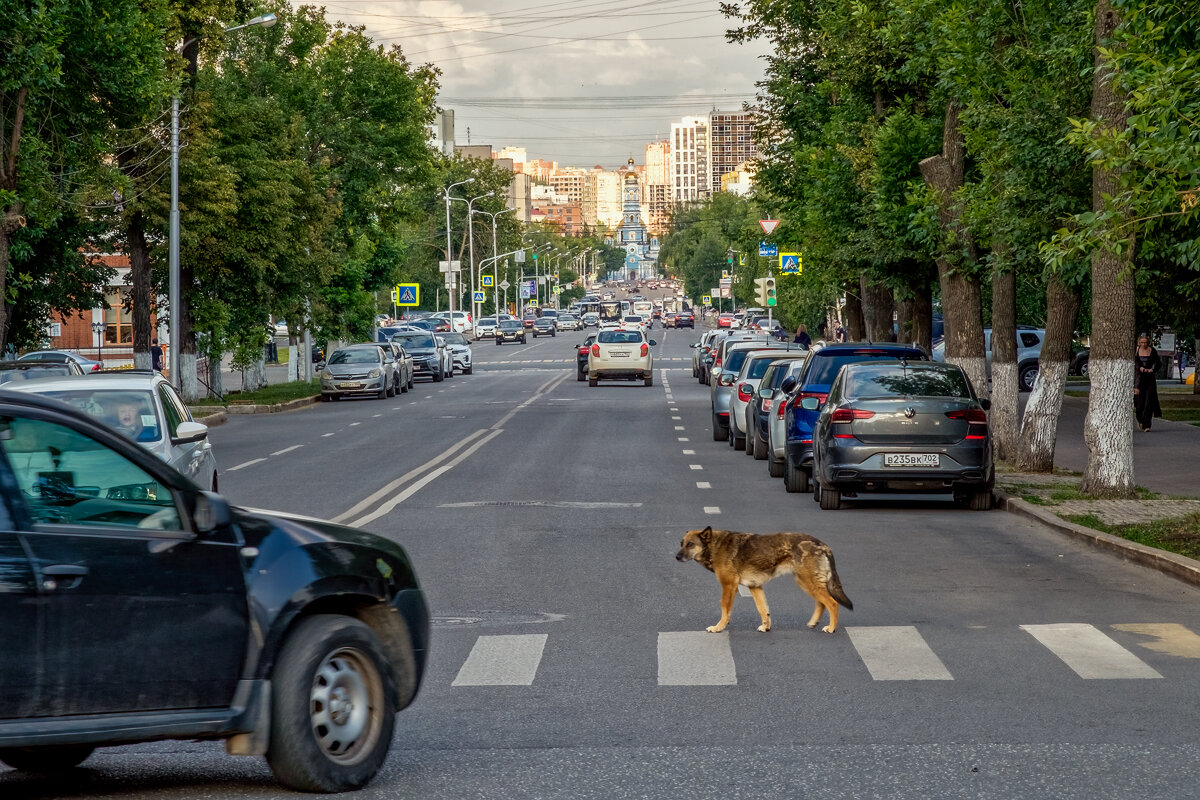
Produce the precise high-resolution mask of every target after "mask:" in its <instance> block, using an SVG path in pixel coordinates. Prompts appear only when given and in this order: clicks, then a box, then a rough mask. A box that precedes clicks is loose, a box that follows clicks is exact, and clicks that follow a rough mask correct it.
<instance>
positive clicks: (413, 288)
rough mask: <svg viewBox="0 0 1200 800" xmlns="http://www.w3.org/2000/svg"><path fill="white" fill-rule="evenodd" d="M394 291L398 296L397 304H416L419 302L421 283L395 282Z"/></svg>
mask: <svg viewBox="0 0 1200 800" xmlns="http://www.w3.org/2000/svg"><path fill="white" fill-rule="evenodd" d="M396 292H397V294H398V295H399V297H400V300H399V302H397V303H396V305H398V306H417V305H420V304H421V284H419V283H398V284H396Z"/></svg>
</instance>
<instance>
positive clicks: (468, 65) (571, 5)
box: [325, 0, 763, 168]
mask: <svg viewBox="0 0 1200 800" xmlns="http://www.w3.org/2000/svg"><path fill="white" fill-rule="evenodd" d="M325 8H326V13H327V15H328V17H329V18H330V19H340V20H343V21H345V22H349V23H352V24H355V25H363V26H365V28H366V31H367V34H368V35H369V36H371V37H372V38H373V39H374V40H375V41H377V42H380V43H383V44H391V43H397V44H400V45H401V47H402V48H403V49H404V52H405V54H406V55H407V56H408V58H409V60H410V61H411V62H413V63H414V64H421V63H426V62H429V63H432V64H435V65H436V66H438V67H439V68H440V69H441V71H442V78H441V94H440V97H439V102H440V104H441V105H442V106H443V107H445V108H453V109H454V111H455V117H456V118H455V135H456V140H457V142H458V143H459V144H467V143H468V132H469V139H470V143H471V144H490V145H492V146H493V147H494V148H496V149H499V148H501V147H503V146H504V145H516V146H518V147H524V148H526V150H527V151H528V155H529V157H530V158H546V159H552V160H554V161H558V162H559V163H560V164H570V165H575V166H586V167H590V166H592V165H594V164H601V165H603V166H605V167H608V168H615V167H617V166H620V165H622V164H624V163H625V161H626V159H628V158H629V157H630V156H632V157H633V158H634V159H635V160H636V161H637V162H638V163H639V164H640V163H642V161H643V160H644V147H645V145H646V143H647V142H650V141H654V140H656V139H665V138H667V135H668V134H669V133H670V129H671V128H670V126H671V122H673V121H677V120H678V119H679V118H680V117H682V116H685V115H692V114H705V113H708V112H709V111H711V110H712V109H713V108H718V109H720V110H722V111H737V110H740V108H741V106H742V103H743V102H744V101H747V100H752V99H753V96H754V82H755V81H756V80H758V78H759V77H760V76H761V74H762V68H763V67H762V61H761V60H760V59H759V56H760V54H761V53H762V52H763V46H762V45H759V44H755V45H748V46H747V45H732V44H728V43H727V42H725V40H724V36H723V34H724V31H725V29H726V28H727V27H728V21H727V20H726V19H725V18H724V17H722V16H721V13H720V10H719V7H718V5H717V0H551V1H550V2H543V3H539V4H532V3H530V2H529V0H490V1H489V0H394V2H387V1H386V0H331V2H329V3H327V4H326V5H325Z"/></svg>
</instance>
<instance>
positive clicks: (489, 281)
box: [479, 275, 496, 288]
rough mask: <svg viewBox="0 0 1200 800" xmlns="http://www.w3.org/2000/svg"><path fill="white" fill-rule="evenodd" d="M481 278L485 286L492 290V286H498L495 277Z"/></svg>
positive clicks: (482, 276)
mask: <svg viewBox="0 0 1200 800" xmlns="http://www.w3.org/2000/svg"><path fill="white" fill-rule="evenodd" d="M479 277H480V278H481V279H482V280H483V285H484V286H487V287H489V288H490V287H492V286H495V284H496V278H495V276H494V275H481V276H479Z"/></svg>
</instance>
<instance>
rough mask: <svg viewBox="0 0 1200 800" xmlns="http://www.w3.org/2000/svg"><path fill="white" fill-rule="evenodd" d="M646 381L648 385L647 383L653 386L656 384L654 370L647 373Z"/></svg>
mask: <svg viewBox="0 0 1200 800" xmlns="http://www.w3.org/2000/svg"><path fill="white" fill-rule="evenodd" d="M645 383H646V385H647V386H653V385H654V373H653V372H651V373H648V374H647V375H646V378H645Z"/></svg>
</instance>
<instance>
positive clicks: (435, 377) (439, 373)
mask: <svg viewBox="0 0 1200 800" xmlns="http://www.w3.org/2000/svg"><path fill="white" fill-rule="evenodd" d="M444 380H446V376H445V375H444V374H442V365H441V364H438V371H437V372H435V373H434V375H433V382H434V383H441V382H442V381H444Z"/></svg>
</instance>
